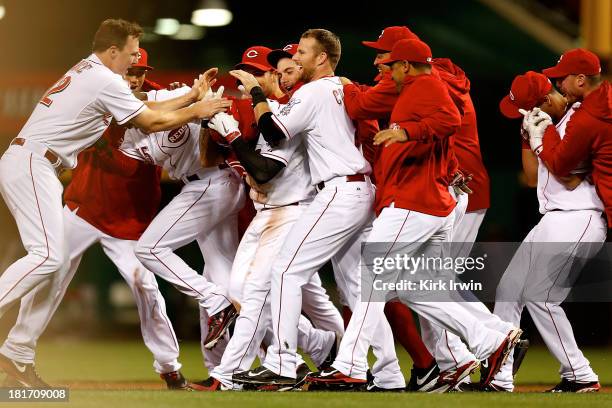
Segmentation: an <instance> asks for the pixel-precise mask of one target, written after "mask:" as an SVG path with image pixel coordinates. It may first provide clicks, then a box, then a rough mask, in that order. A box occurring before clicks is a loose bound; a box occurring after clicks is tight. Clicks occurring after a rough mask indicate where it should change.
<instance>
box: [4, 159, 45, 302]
mask: <svg viewBox="0 0 612 408" xmlns="http://www.w3.org/2000/svg"><path fill="white" fill-rule="evenodd" d="M32 156H33V155H32V154H30V177H31V179H32V189H33V190H34V197H35V198H36V208H38V215H39V216H40V224H41V225H42V229H43V234H44V235H45V246H46V247H47V256H46V257H45V259H43V261H42V262H41V263H39V264H38V265H36V266H35V267H34V268H32V269H30V270H29V271H28V272H27V273H26V274H25V275H23V276H22V277H21V279H19V280H18V281H17V282H15V284H14V285H13V286H12V287H11V288H10V289H9V290H8V291H7V292H6V293H5V294H4V296H2V298H0V302H2V301H3V300H4V298H6V297H7V296H8V294H9V293H11V291H12V290H13V289H15V288H16V287H17V285H19V283H20V282H21V281H22V280H24V279H25V278H26V277H27V276H28V275H29V274H31V273H32V272H34V271H35V270H36V269H38V268H39V267H40V266H41V265H43V264H44V263H45V262H47V260H48V259H49V252H50V251H49V239H48V238H47V230H46V229H45V222H44V221H43V217H42V212H41V211H40V203H39V202H38V194H36V185H35V184H34V173H33V172H32Z"/></svg>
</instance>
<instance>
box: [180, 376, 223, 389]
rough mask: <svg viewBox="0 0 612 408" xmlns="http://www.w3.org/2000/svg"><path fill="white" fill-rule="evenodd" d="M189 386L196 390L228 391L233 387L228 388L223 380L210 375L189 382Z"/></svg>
mask: <svg viewBox="0 0 612 408" xmlns="http://www.w3.org/2000/svg"><path fill="white" fill-rule="evenodd" d="M189 387H190V388H191V389H193V390H194V391H209V392H210V391H227V390H230V389H231V388H228V387H226V386H224V385H223V384H221V381H219V380H217V379H216V378H214V377H208V378H207V379H205V380H202V381H198V382H194V383H189Z"/></svg>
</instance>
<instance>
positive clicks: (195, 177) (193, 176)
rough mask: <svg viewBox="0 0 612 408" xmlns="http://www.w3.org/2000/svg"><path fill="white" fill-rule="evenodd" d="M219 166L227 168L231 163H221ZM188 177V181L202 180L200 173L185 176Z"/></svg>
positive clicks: (221, 168) (220, 168)
mask: <svg viewBox="0 0 612 408" xmlns="http://www.w3.org/2000/svg"><path fill="white" fill-rule="evenodd" d="M217 167H219V170H223V169H227V168H229V165H228V164H226V163H221V164H220V165H218V166H217ZM185 178H186V179H187V181H189V182H192V181H198V180H202V179H201V178H200V176H198V173H195V174H192V175H191V176H187V177H185Z"/></svg>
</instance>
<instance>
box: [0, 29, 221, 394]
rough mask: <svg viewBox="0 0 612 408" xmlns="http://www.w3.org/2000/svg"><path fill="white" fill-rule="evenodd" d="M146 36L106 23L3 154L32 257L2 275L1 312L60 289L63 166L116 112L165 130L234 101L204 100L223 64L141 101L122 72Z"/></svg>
mask: <svg viewBox="0 0 612 408" xmlns="http://www.w3.org/2000/svg"><path fill="white" fill-rule="evenodd" d="M141 34H142V30H141V28H140V27H139V26H138V25H137V24H135V23H129V22H127V21H124V20H106V21H104V22H103V23H102V24H101V25H100V27H99V29H98V31H97V32H96V35H95V36H94V42H93V53H92V54H91V55H90V56H89V57H87V58H86V59H84V60H81V61H80V62H79V63H77V64H76V65H75V66H73V67H72V68H71V69H70V70H68V72H67V73H66V75H65V76H63V77H62V78H61V79H60V80H59V81H58V82H57V83H56V84H55V85H53V86H52V87H51V88H50V89H49V90H48V91H47V92H46V93H45V95H44V96H43V97H42V99H41V100H40V102H39V103H38V104H37V105H36V107H35V109H34V111H33V112H32V115H31V116H30V118H29V119H28V121H27V122H26V124H25V125H24V127H23V129H22V130H21V132H20V133H19V135H18V136H17V137H16V138H15V139H13V141H12V142H11V145H10V146H9V148H8V150H7V151H6V152H5V153H4V155H3V156H2V159H1V160H0V193H2V196H3V198H4V201H5V202H6V204H7V207H8V208H9V210H10V211H11V214H12V215H13V217H14V218H15V221H16V222H17V226H18V228H19V233H20V236H21V240H22V242H23V244H24V247H25V248H26V251H27V255H26V256H24V257H23V258H21V259H19V260H18V261H16V262H15V263H13V264H12V265H11V266H9V268H8V269H7V270H6V271H5V272H4V273H3V274H2V276H1V277H0V293H1V295H0V314H3V313H4V312H5V311H6V310H7V309H8V308H9V307H10V306H11V305H12V304H13V303H14V302H16V301H18V300H20V299H21V298H22V297H23V296H24V295H26V294H27V293H28V292H29V291H30V290H32V289H33V288H35V287H37V286H38V285H39V284H41V283H43V284H44V285H50V286H48V287H49V288H50V289H49V290H50V291H51V292H50V293H51V294H54V293H57V291H58V290H59V285H60V283H61V282H62V281H63V278H64V276H65V274H66V273H67V272H68V269H69V258H68V251H67V247H66V244H65V239H66V233H65V228H64V211H63V210H62V190H63V187H62V185H61V183H60V181H59V180H58V178H57V171H59V170H60V168H63V167H67V168H73V167H75V166H76V164H77V155H78V153H79V152H81V151H82V150H84V149H86V148H87V147H89V146H91V145H93V144H94V143H95V142H96V140H98V139H99V138H100V136H101V135H102V133H103V132H104V130H105V129H106V128H107V127H108V125H109V124H110V121H111V118H115V120H116V121H117V123H118V124H126V123H128V122H129V123H131V124H132V125H134V126H136V127H139V128H143V129H145V130H147V131H159V130H162V129H173V128H175V127H177V126H180V125H182V124H183V123H186V122H188V121H190V120H195V119H197V118H203V117H210V116H212V115H213V114H214V113H216V112H219V111H221V110H224V109H225V108H226V107H228V106H229V105H230V103H229V102H228V101H225V100H215V101H203V100H201V99H202V98H203V96H204V93H205V91H206V90H207V88H208V81H209V80H210V79H211V78H212V77H213V76H214V74H215V72H216V70H209V71H208V72H207V73H206V75H205V76H203V77H201V78H199V79H198V80H196V81H195V83H194V87H193V88H192V89H191V91H190V92H189V93H187V94H186V95H184V96H183V97H181V98H178V99H174V100H170V101H166V102H164V103H155V102H153V103H143V102H142V101H140V100H138V99H137V98H136V97H135V96H134V95H133V94H132V92H131V90H130V88H129V87H128V85H127V82H126V81H125V80H124V79H123V78H122V75H124V74H125V73H126V72H127V69H128V68H129V67H130V66H131V65H132V64H133V63H135V62H136V61H137V59H138V55H139V51H138V42H139V37H140V35H141ZM194 102H196V103H194ZM52 297H54V296H49V297H47V298H46V299H45V300H44V301H43V302H34V306H33V309H32V310H31V311H30V312H31V313H32V315H37V314H38V313H41V308H45V309H46V308H48V304H46V303H47V302H50V301H51V298H52ZM47 310H48V309H47ZM4 352H5V353H7V354H6V355H5V356H4V357H5V358H3V359H2V360H3V364H2V368H3V369H4V370H5V371H6V372H7V373H8V374H9V375H11V376H14V377H18V378H21V379H22V384H23V385H24V386H32V385H35V386H36V385H39V384H41V383H40V382H39V381H40V378H39V377H38V375H37V374H36V371H35V369H34V360H33V359H29V358H28V359H25V358H21V357H20V356H19V355H15V354H9V353H8V352H7V350H4Z"/></svg>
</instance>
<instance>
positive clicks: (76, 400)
mask: <svg viewBox="0 0 612 408" xmlns="http://www.w3.org/2000/svg"><path fill="white" fill-rule="evenodd" d="M584 351H585V355H586V356H587V358H589V360H590V361H591V363H592V366H593V368H594V369H595V371H596V372H597V373H598V374H599V376H600V380H601V382H602V384H607V385H610V384H612V364H611V362H612V361H611V353H610V350H609V349H586V350H584ZM398 352H399V357H400V363H401V365H402V369H403V370H404V374H405V375H406V378H408V377H409V371H410V366H411V363H410V359H409V357H408V356H407V355H406V353H405V352H404V351H403V350H401V349H398ZM180 361H181V362H182V363H183V369H182V371H183V373H184V374H185V375H186V376H187V377H188V378H190V379H196V380H197V379H202V378H206V376H207V375H206V370H205V368H204V366H203V364H202V358H201V355H200V349H199V345H198V344H197V343H185V344H182V345H181V358H180ZM152 363H153V360H152V357H151V355H150V353H149V352H148V350H147V349H146V348H145V347H144V345H143V344H142V343H139V342H135V341H130V342H121V341H99V342H78V341H62V342H59V341H58V342H44V343H42V344H41V345H40V346H39V349H38V360H37V369H38V372H39V373H40V374H41V375H42V376H43V378H44V379H45V380H47V381H49V382H51V383H54V384H62V383H64V384H65V383H73V382H83V381H85V382H90V381H95V382H100V383H115V384H113V387H112V388H121V383H124V382H125V383H131V384H126V388H128V387H136V388H138V384H134V383H139V382H142V383H143V386H144V383H147V384H150V383H152V382H154V383H159V384H160V385H161V381H160V380H159V377H158V376H157V375H156V374H155V372H154V371H153V368H152ZM557 371H558V364H557V363H556V361H555V360H554V359H553V358H552V357H551V356H550V354H549V353H548V352H547V351H546V350H545V349H544V348H540V347H533V348H532V349H531V350H529V352H528V354H527V357H526V359H525V361H524V363H523V366H522V367H521V370H520V371H519V374H518V377H517V384H555V383H556V382H557V381H558V374H557ZM100 388H103V386H102V387H100ZM112 405H117V406H121V407H123V406H129V407H130V408H137V407H147V408H155V407H175V406H180V407H181V408H188V407H192V406H193V407H196V406H198V407H201V406H209V407H217V406H232V407H248V408H259V407H265V408H271V407H290V408H298V407H300V408H301V407H311V406H316V407H317V408H327V407H333V408H336V407H338V408H340V407H381V408H391V407H395V406H407V405H414V406H418V407H419V408H421V407H447V406H451V405H458V406H465V407H470V408H472V407H481V406H486V407H494V408H501V407H511V406H512V407H515V406H520V407H521V408H530V407H548V406H550V407H583V406H589V408H595V407H600V406H601V407H604V406H605V407H609V406H612V394H604V393H599V394H598V395H550V394H548V395H543V394H539V393H521V394H513V395H507V394H503V395H500V394H445V395H429V394H426V395H425V394H418V395H417V394H377V395H373V394H365V393H315V392H300V393H297V392H295V393H284V394H279V393H251V392H241V393H236V392H225V393H183V392H167V391H165V390H117V391H111V390H72V391H71V393H70V403H68V404H58V403H54V404H53V405H52V406H53V407H60V406H69V407H105V408H108V407H112ZM21 406H26V405H21Z"/></svg>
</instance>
